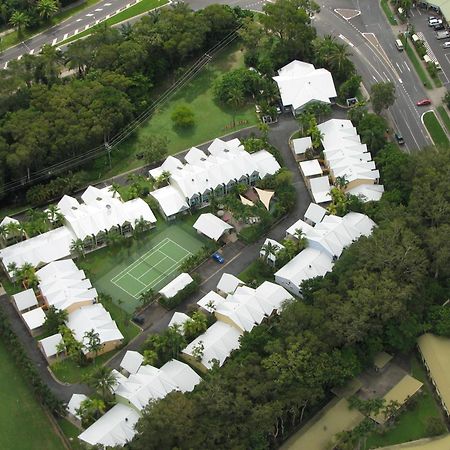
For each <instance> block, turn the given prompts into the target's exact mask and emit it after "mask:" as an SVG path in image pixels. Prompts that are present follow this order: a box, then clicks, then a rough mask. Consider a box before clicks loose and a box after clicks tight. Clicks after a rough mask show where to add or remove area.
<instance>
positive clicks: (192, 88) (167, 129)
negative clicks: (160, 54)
mask: <svg viewBox="0 0 450 450" xmlns="http://www.w3.org/2000/svg"><path fill="white" fill-rule="evenodd" d="M243 65H244V55H243V53H242V52H241V51H240V50H239V46H238V45H233V46H231V47H229V48H228V49H226V50H224V51H223V52H222V53H221V54H220V55H219V56H218V57H217V58H216V59H215V60H214V61H213V62H212V63H211V64H209V65H208V66H207V67H206V68H204V69H203V70H202V71H201V72H200V73H199V75H198V76H197V77H196V78H195V79H194V80H192V81H191V82H190V83H189V84H187V85H186V86H184V87H183V88H181V89H180V90H179V91H178V93H177V94H176V95H175V96H174V97H172V98H171V99H170V100H169V101H168V102H167V103H166V104H165V105H164V106H163V107H162V108H161V109H159V110H158V111H157V112H155V114H154V115H153V116H152V117H151V118H150V119H149V120H148V121H147V122H146V123H144V124H142V126H141V127H140V128H139V131H138V132H137V133H136V135H134V136H133V137H131V138H129V139H128V140H127V141H125V142H124V143H123V144H122V145H121V146H120V147H119V148H117V149H115V150H114V152H113V153H112V155H111V156H112V169H110V168H109V165H108V161H107V159H106V157H104V158H99V159H98V160H96V161H93V162H92V168H91V169H90V170H89V175H90V176H91V177H92V179H95V180H96V179H103V178H106V177H111V176H114V175H117V174H119V173H122V172H126V171H128V170H131V169H134V168H136V167H139V166H142V164H143V162H142V160H141V161H140V160H137V159H136V157H135V155H136V142H137V139H138V138H139V137H140V136H146V135H149V134H154V135H162V136H166V137H167V138H168V139H169V154H171V155H173V154H176V153H179V152H180V151H182V150H185V149H188V148H190V147H192V146H195V145H199V144H201V143H203V142H206V141H209V140H212V139H214V138H216V137H219V136H223V135H225V134H227V133H230V132H232V131H235V130H238V129H240V128H244V127H246V126H250V125H255V124H256V123H257V122H258V119H257V116H256V113H255V108H254V106H253V105H248V106H246V107H244V108H242V109H241V110H240V111H238V112H237V114H236V117H235V119H236V128H234V129H232V128H227V126H228V127H230V126H231V125H232V123H233V110H232V109H230V108H227V107H223V106H220V105H218V104H217V103H216V102H215V101H214V98H213V85H214V82H215V80H217V79H218V78H219V77H220V76H221V75H223V74H224V73H226V72H227V71H229V70H232V69H235V68H239V67H243ZM173 81H175V79H174V80H170V81H169V83H168V86H169V85H170V84H171V83H172V82H173ZM168 86H167V87H168ZM179 104H188V105H189V107H190V108H191V109H192V111H194V114H195V125H194V127H193V128H192V129H191V130H190V131H185V132H181V131H179V130H176V129H175V128H174V127H173V126H172V120H171V118H170V116H171V114H172V112H173V110H174V108H175V107H176V106H177V105H179ZM245 121H246V123H241V124H239V122H245Z"/></svg>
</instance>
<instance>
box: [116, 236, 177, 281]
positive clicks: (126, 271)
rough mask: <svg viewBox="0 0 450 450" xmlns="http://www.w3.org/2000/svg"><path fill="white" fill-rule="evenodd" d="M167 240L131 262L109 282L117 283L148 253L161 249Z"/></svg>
mask: <svg viewBox="0 0 450 450" xmlns="http://www.w3.org/2000/svg"><path fill="white" fill-rule="evenodd" d="M167 239H168V238H165V239H163V240H162V241H161V242H160V243H159V244H157V245H156V246H155V247H153V248H152V249H150V250H149V251H148V252H147V253H144V254H143V255H142V256H140V257H139V258H138V259H137V260H136V261H134V262H132V263H131V264H130V265H129V266H128V267H125V269H123V270H122V271H121V272H119V273H118V274H117V275H116V276H115V277H114V278H112V279H111V281H113V282H114V281H117V280H118V279H119V278H120V277H121V276H122V275H125V274H126V273H128V272H129V271H130V270H133V269H134V267H136V266H137V265H138V264H140V262H141V260H143V259H144V258H146V257H147V255H148V254H149V253H154V252H156V251H158V250H159V248H160V247H162V246H163V245H164V244H165V243H166V240H167Z"/></svg>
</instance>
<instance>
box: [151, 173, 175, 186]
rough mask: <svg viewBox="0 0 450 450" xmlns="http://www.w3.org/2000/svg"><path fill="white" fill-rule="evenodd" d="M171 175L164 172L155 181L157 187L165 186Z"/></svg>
mask: <svg viewBox="0 0 450 450" xmlns="http://www.w3.org/2000/svg"><path fill="white" fill-rule="evenodd" d="M170 176H171V173H170V172H169V171H168V170H164V171H163V172H162V174H161V175H160V176H159V177H158V178H157V179H156V180H155V184H156V186H157V187H161V186H165V185H166V184H167V183H168V182H169V179H170Z"/></svg>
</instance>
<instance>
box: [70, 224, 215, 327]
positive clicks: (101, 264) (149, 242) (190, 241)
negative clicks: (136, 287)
mask: <svg viewBox="0 0 450 450" xmlns="http://www.w3.org/2000/svg"><path fill="white" fill-rule="evenodd" d="M187 219H188V220H180V221H178V222H177V223H174V224H170V225H169V224H168V223H167V222H166V221H164V220H163V219H161V218H160V219H159V220H158V222H157V226H156V227H155V228H154V229H152V230H150V231H149V232H148V234H146V235H145V236H144V237H143V238H141V239H133V241H132V245H131V246H130V247H129V248H123V249H119V250H114V249H109V248H107V247H106V248H103V249H100V250H97V251H95V252H92V253H91V254H89V255H87V256H86V257H85V258H80V259H79V260H78V261H77V263H78V265H79V266H80V268H82V269H84V270H85V271H86V273H87V275H88V277H89V279H90V280H91V281H92V284H93V285H94V286H95V288H96V289H97V291H98V292H103V293H105V294H109V295H110V296H111V297H112V298H113V301H114V303H113V304H112V305H111V304H108V305H105V306H106V307H107V308H108V309H109V307H110V306H111V307H115V308H117V310H118V314H120V311H122V310H125V311H126V312H127V313H128V314H131V313H132V312H133V311H134V310H135V309H136V307H137V306H139V301H138V300H137V299H136V298H134V297H132V296H131V295H129V294H127V293H126V292H125V291H123V290H122V289H120V288H119V287H118V286H117V285H116V284H114V283H112V281H111V280H112V279H113V278H114V277H116V276H117V275H118V274H120V273H121V272H123V271H124V270H127V268H129V266H130V265H131V264H133V263H134V262H135V261H137V260H138V259H139V258H141V257H142V256H143V255H145V254H147V253H148V252H151V251H152V249H154V248H155V246H156V245H158V244H159V243H160V242H162V241H163V240H165V239H170V240H172V241H174V242H176V243H177V244H179V245H181V246H182V247H183V248H184V249H186V250H188V251H189V252H191V253H196V252H197V251H198V250H200V248H201V247H202V246H203V245H205V244H206V245H207V244H208V241H206V239H203V238H201V237H200V236H199V235H198V234H197V233H196V231H195V230H194V229H193V228H192V223H191V220H190V219H191V217H188V218H187ZM174 264H175V263H174ZM148 270H151V268H149V269H148ZM178 274H179V270H174V271H173V272H171V273H168V274H167V275H166V276H165V277H163V278H162V279H161V280H160V281H159V283H158V284H157V285H156V286H155V287H154V290H158V289H160V288H161V287H163V286H164V285H165V284H167V283H168V282H169V281H170V280H172V279H173V278H175V276H177V275H178ZM117 305H119V306H120V308H119V306H117ZM110 312H111V315H113V313H112V311H110ZM122 320H123V319H122Z"/></svg>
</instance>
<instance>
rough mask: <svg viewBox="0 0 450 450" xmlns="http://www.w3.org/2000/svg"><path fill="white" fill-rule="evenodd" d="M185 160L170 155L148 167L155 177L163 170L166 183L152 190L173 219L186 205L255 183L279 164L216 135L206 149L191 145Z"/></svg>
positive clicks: (264, 153) (205, 201)
mask: <svg viewBox="0 0 450 450" xmlns="http://www.w3.org/2000/svg"><path fill="white" fill-rule="evenodd" d="M184 159H185V163H182V162H181V161H180V160H178V159H176V158H174V157H173V156H170V157H169V158H167V159H166V161H164V163H163V164H162V165H161V166H160V167H157V168H156V169H152V170H150V171H149V175H150V176H151V177H152V178H154V179H158V177H160V176H161V175H162V174H163V173H164V172H166V173H168V174H170V176H168V184H169V186H165V187H162V188H160V189H157V190H155V191H153V192H151V195H152V196H153V197H154V198H155V199H156V200H157V201H158V203H159V206H160V208H161V211H162V212H163V214H164V216H165V217H166V218H167V219H173V218H175V217H176V215H177V214H178V213H180V212H184V211H186V210H187V209H189V208H193V207H195V208H199V207H202V206H205V205H207V204H209V201H210V199H211V197H212V196H215V197H221V196H223V195H225V194H227V193H229V192H231V191H233V190H234V188H235V186H236V185H237V184H245V185H248V186H254V185H255V184H256V182H257V181H258V180H260V179H263V178H264V177H265V176H267V175H273V174H275V173H276V172H277V171H278V170H279V169H280V165H279V164H278V163H277V161H276V159H275V158H274V157H273V156H272V155H271V154H270V153H269V152H267V151H266V150H260V151H258V152H255V153H252V154H250V153H248V152H246V151H245V149H244V147H243V146H242V145H241V142H240V141H239V139H232V140H230V141H227V142H225V141H222V140H221V139H215V140H214V141H213V142H212V143H211V145H210V146H209V147H208V150H207V152H203V151H201V150H199V149H197V148H195V147H194V148H192V149H191V150H190V151H189V152H188V153H187V155H186V156H185V158H184Z"/></svg>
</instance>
